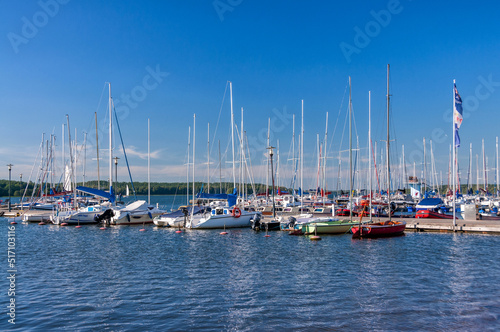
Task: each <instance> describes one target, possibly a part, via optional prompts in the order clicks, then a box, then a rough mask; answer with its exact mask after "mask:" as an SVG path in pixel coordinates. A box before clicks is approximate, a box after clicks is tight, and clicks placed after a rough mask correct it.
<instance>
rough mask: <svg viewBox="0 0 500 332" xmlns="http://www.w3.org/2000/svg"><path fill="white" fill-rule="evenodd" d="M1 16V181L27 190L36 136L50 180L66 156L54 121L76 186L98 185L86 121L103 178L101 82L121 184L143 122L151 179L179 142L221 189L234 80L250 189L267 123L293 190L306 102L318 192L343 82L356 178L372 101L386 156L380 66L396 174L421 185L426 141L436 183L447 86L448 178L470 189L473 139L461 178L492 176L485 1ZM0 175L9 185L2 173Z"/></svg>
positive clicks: (178, 150)
mask: <svg viewBox="0 0 500 332" xmlns="http://www.w3.org/2000/svg"><path fill="white" fill-rule="evenodd" d="M0 6H2V9H3V10H2V11H0V29H1V34H0V35H1V36H2V37H1V38H0V47H1V50H2V51H1V52H0V68H1V73H2V75H1V78H0V91H1V93H0V107H1V109H2V111H1V114H2V121H1V122H0V137H1V141H2V143H3V144H2V145H1V147H0V159H1V160H2V161H3V163H4V165H7V164H9V163H10V164H13V165H14V166H13V168H12V172H13V173H12V178H13V179H18V178H19V176H20V174H21V173H22V174H23V180H24V181H26V180H27V179H28V178H29V177H30V174H31V179H32V180H34V179H35V177H36V174H37V170H38V169H39V168H40V162H41V161H40V157H37V154H38V153H39V149H40V144H41V142H42V135H43V134H45V136H44V137H45V140H47V139H49V137H50V135H54V136H55V145H54V146H55V147H54V150H55V164H54V167H53V177H54V178H56V179H58V178H60V176H61V173H62V171H61V169H62V168H61V165H62V163H63V156H62V141H63V139H64V140H65V142H66V143H65V159H66V161H65V162H67V160H68V156H69V149H68V135H67V132H65V134H64V138H63V133H62V132H63V125H64V124H66V123H67V119H66V115H68V118H69V122H70V132H71V138H72V140H74V139H75V136H76V141H77V150H78V151H79V152H78V153H79V159H78V167H77V171H76V173H77V177H78V181H81V180H82V176H83V168H84V165H85V176H86V179H87V180H90V179H96V178H97V160H96V148H95V147H96V144H95V143H96V139H95V134H96V125H95V120H94V117H95V115H94V114H95V113H96V114H97V119H98V121H97V122H98V124H97V128H98V132H99V152H100V174H101V179H106V178H107V176H108V175H107V174H108V173H109V172H108V169H109V167H108V153H109V152H108V151H109V146H108V145H109V144H108V129H107V127H108V121H109V120H108V119H109V118H108V109H107V107H108V93H109V92H108V85H107V82H109V83H111V95H112V98H113V103H114V106H115V109H116V114H117V117H118V121H119V126H120V129H121V133H122V138H123V142H124V145H125V147H126V151H127V157H128V161H129V165H130V169H131V174H132V177H133V179H134V181H147V178H148V159H147V155H148V119H149V121H150V178H151V181H153V182H173V181H180V182H182V181H185V180H186V176H187V170H186V164H187V162H188V159H187V155H188V136H189V137H190V138H189V139H190V143H191V145H190V150H189V158H190V159H189V162H190V163H192V161H193V141H194V142H195V144H194V147H195V151H194V153H195V163H194V164H195V175H194V176H195V179H196V180H197V181H207V180H208V178H209V176H208V175H207V174H208V172H209V171H208V167H207V161H208V158H209V157H210V181H211V182H218V181H219V174H222V177H223V179H222V181H232V179H233V177H232V146H231V109H230V94H229V86H228V82H229V81H231V82H232V92H233V110H234V122H235V129H234V130H235V137H236V138H237V137H238V133H239V131H240V129H241V109H242V108H243V119H244V124H243V125H244V132H245V133H246V136H245V137H246V140H247V141H248V145H245V149H246V157H247V165H251V167H252V168H251V169H252V171H251V172H249V173H247V174H250V175H251V176H252V178H253V179H254V181H256V182H263V181H265V179H266V175H265V174H266V171H265V170H266V166H265V165H266V162H267V161H266V160H267V157H266V147H267V139H266V136H267V131H268V123H269V122H270V123H271V133H270V145H272V146H275V147H278V145H279V153H278V151H275V160H274V162H275V163H276V162H277V157H278V154H279V165H280V167H279V168H278V170H277V172H278V174H277V175H278V178H279V181H280V184H282V185H290V184H291V183H292V179H293V174H294V167H293V165H292V161H291V160H293V158H292V148H291V146H292V137H293V120H292V117H293V115H295V152H297V151H298V141H299V140H298V138H299V134H300V131H301V130H300V128H301V102H302V100H303V102H304V120H303V122H304V137H303V138H304V173H305V174H304V178H305V179H304V187H315V185H316V184H317V182H318V175H317V174H318V144H317V142H318V140H319V141H320V144H321V156H322V157H325V156H326V158H325V159H324V160H326V171H325V173H326V179H327V183H329V184H328V186H329V187H330V188H331V187H332V186H335V183H337V182H338V179H337V177H338V174H339V173H338V164H339V159H338V158H339V156H340V158H341V159H342V166H341V174H343V175H345V174H347V173H346V171H347V169H348V164H347V162H348V156H349V155H348V152H346V151H347V150H348V148H349V136H348V123H347V122H346V119H347V117H346V116H347V114H348V105H349V86H348V82H349V77H351V82H352V83H351V84H352V109H353V117H354V121H353V122H354V125H353V137H354V138H353V142H354V143H353V146H354V147H356V146H357V143H356V141H359V147H360V149H359V152H358V153H359V160H362V161H363V162H364V164H360V165H359V166H358V167H359V168H367V162H366V160H367V158H368V149H367V145H368V143H367V142H368V114H369V102H368V94H369V91H371V117H372V121H371V126H372V140H373V141H374V142H377V145H378V148H377V152H378V156H379V157H380V156H381V154H380V153H382V156H384V155H385V152H381V151H382V150H383V149H385V141H384V140H385V138H386V130H387V127H386V108H387V99H386V94H387V65H388V64H390V75H389V88H390V95H391V99H390V133H391V150H390V151H391V152H390V156H391V160H392V161H393V163H395V165H394V166H392V168H393V169H395V168H396V165H398V164H399V165H401V164H402V162H401V161H402V157H403V156H402V152H403V146H404V151H405V158H404V164H406V167H407V173H408V174H409V175H412V174H413V169H415V170H416V171H415V172H416V173H417V174H416V175H418V176H420V175H421V170H422V169H423V166H422V165H423V162H422V161H423V150H424V149H423V139H424V138H425V139H426V162H427V169H428V172H430V170H431V168H432V167H435V170H436V171H435V174H436V177H437V178H438V179H440V180H438V182H441V181H442V182H444V183H445V184H446V182H447V174H448V168H449V152H450V145H451V144H452V135H451V134H452V123H451V114H452V113H451V110H452V106H453V104H452V102H453V80H456V85H457V89H458V91H459V93H460V95H461V97H462V100H463V104H464V120H463V123H462V126H461V128H460V131H459V134H460V139H461V147H460V148H459V149H458V160H459V164H460V170H461V181H462V182H463V183H464V182H465V181H466V180H467V172H468V167H469V147H470V144H472V151H473V167H472V174H474V176H473V180H472V182H476V181H475V180H476V155H478V166H479V168H480V169H481V171H482V170H483V169H484V168H487V169H488V173H487V177H488V182H489V183H493V182H494V181H495V167H496V165H495V164H496V145H495V139H496V137H497V136H498V135H499V131H498V129H497V127H498V119H499V118H500V116H499V115H498V111H499V106H498V105H500V68H499V65H498V59H499V55H500V54H499V51H500V39H499V38H498V33H497V32H498V31H499V30H500V29H499V28H500V22H499V21H498V18H497V13H498V12H499V9H500V8H499V7H500V5H499V4H497V3H496V2H483V1H481V2H478V3H475V4H474V5H471V4H470V2H466V1H439V2H435V1H434V2H430V1H418V0H413V1H410V0H400V1H395V0H389V1H386V0H384V1H345V2H342V3H338V2H331V1H271V2H270V1H261V0H254V1H248V0H215V1H214V0H210V1H185V0H184V1H180V0H179V1H175V0H172V1H162V2H160V1H140V2H139V1H129V0H120V1H113V0H111V1H96V0H90V1H77V0H40V1H15V0H2V1H0ZM327 112H328V134H327V139H326V142H327V144H326V153H325V150H324V149H325V148H324V145H323V143H324V141H325V130H326V125H327V123H326V114H327ZM194 114H196V121H194ZM113 125H114V126H115V128H116V124H113ZM209 126H210V132H209V133H208V127H209ZM64 130H65V131H67V128H65V129H64ZM193 132H194V133H195V137H193ZM85 133H87V141H86V144H85V145H84V137H85ZM113 137H114V138H113V147H112V149H113V156H117V157H119V158H120V159H119V161H118V180H119V181H127V180H128V172H127V169H126V166H125V162H124V155H123V151H122V148H121V142H120V139H119V135H118V134H117V132H116V130H115V132H114V134H113ZM318 137H319V138H318ZM483 139H484V145H485V155H486V158H487V160H488V163H487V166H486V167H483V158H482V140H483ZM208 140H210V143H209V142H208ZM430 140H432V142H433V143H432V144H433V145H432V149H433V151H432V152H433V157H434V158H433V159H432V161H433V163H432V162H431V154H430V148H431V146H430V144H429V142H430ZM219 142H220V155H221V163H220V164H219ZM209 144H210V156H208V151H207V150H208V149H207V147H208V145H209ZM235 144H236V146H235V150H236V152H235V153H236V155H237V156H236V157H235V158H236V160H239V151H240V149H239V142H238V141H237V142H236V143H235ZM84 146H85V147H86V149H85V151H86V152H85V154H86V156H87V157H86V158H85V160H84V158H83V155H84V152H83V147H84ZM340 151H341V152H340ZM384 151H385V150H384ZM295 157H297V153H295ZM486 158H485V159H486ZM221 164H222V170H221V171H219V168H220V165H221ZM432 164H434V165H432ZM378 166H379V167H380V165H378ZM236 168H237V169H238V168H239V163H237V164H236ZM113 171H114V170H113ZM189 174H190V175H189V176H190V177H192V176H193V174H192V171H190V173H189ZM344 177H345V176H344ZM480 177H481V179H480V182H481V183H482V182H483V181H484V179H483V175H482V173H481V174H480ZM0 178H3V179H7V178H8V169H7V167H4V171H0ZM427 178H430V175H427ZM429 181H430V180H429Z"/></svg>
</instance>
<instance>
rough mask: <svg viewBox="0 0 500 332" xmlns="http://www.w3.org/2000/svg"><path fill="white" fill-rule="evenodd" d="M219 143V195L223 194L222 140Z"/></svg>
mask: <svg viewBox="0 0 500 332" xmlns="http://www.w3.org/2000/svg"><path fill="white" fill-rule="evenodd" d="M218 142H219V193H220V194H222V164H221V158H220V140H219V141H218Z"/></svg>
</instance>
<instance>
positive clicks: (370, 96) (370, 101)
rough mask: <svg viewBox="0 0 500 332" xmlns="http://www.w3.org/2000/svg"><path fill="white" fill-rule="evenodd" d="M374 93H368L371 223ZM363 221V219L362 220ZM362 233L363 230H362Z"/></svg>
mask: <svg viewBox="0 0 500 332" xmlns="http://www.w3.org/2000/svg"><path fill="white" fill-rule="evenodd" d="M371 146H372V92H371V91H368V179H369V182H370V222H371V221H372V149H371ZM360 219H361V218H360ZM360 232H361V228H360Z"/></svg>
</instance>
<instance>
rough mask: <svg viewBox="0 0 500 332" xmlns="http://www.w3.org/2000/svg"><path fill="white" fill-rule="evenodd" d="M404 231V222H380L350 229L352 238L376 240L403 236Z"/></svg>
mask: <svg viewBox="0 0 500 332" xmlns="http://www.w3.org/2000/svg"><path fill="white" fill-rule="evenodd" d="M405 229H406V222H404V221H382V222H377V223H368V224H362V225H361V226H360V225H359V224H358V225H356V226H352V227H351V232H352V238H353V239H358V238H378V237H391V236H399V235H403V234H404V232H405Z"/></svg>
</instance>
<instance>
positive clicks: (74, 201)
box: [66, 114, 76, 206]
mask: <svg viewBox="0 0 500 332" xmlns="http://www.w3.org/2000/svg"><path fill="white" fill-rule="evenodd" d="M66 121H67V122H68V142H69V144H68V146H69V160H70V165H71V182H72V183H75V179H74V177H75V172H74V170H73V166H74V164H73V151H72V149H71V129H70V127H69V115H68V114H66ZM72 189H73V206H75V204H76V187H74V185H73V188H72Z"/></svg>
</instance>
